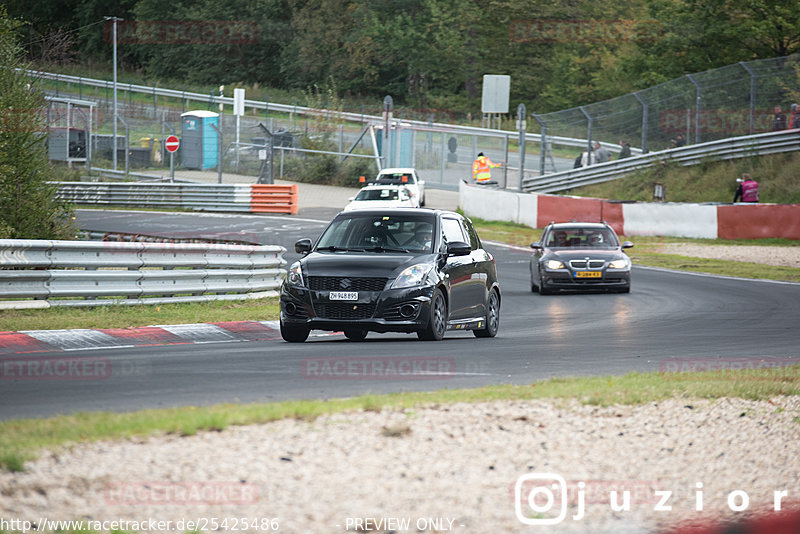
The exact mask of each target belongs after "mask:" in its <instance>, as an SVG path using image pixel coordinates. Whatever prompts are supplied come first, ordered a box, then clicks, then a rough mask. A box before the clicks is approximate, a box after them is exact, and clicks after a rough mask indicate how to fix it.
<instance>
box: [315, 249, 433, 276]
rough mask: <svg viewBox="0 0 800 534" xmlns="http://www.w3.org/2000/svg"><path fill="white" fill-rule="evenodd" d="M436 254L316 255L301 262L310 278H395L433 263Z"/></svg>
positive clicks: (331, 253)
mask: <svg viewBox="0 0 800 534" xmlns="http://www.w3.org/2000/svg"><path fill="white" fill-rule="evenodd" d="M433 258H435V255H432V254H423V255H417V254H396V253H391V252H367V253H363V252H312V253H311V254H309V255H308V256H306V257H305V258H303V259H302V260H300V261H301V263H302V265H303V271H304V272H305V274H306V275H307V276H360V277H375V278H391V277H394V276H397V274H399V272H400V271H402V270H403V269H404V268H406V267H408V266H411V265H414V264H417V263H429V262H432V261H433Z"/></svg>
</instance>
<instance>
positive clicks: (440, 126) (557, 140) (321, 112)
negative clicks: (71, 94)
mask: <svg viewBox="0 0 800 534" xmlns="http://www.w3.org/2000/svg"><path fill="white" fill-rule="evenodd" d="M25 72H26V74H28V75H29V76H33V77H37V78H43V79H46V80H53V81H57V82H64V83H77V84H83V85H88V86H90V87H102V88H104V89H109V88H112V87H113V85H112V82H110V81H108V80H98V79H94V78H83V77H82V76H70V75H67V74H58V73H54V72H44V71H37V70H25ZM117 88H118V89H121V90H123V91H129V92H133V93H142V94H146V95H148V96H150V97H152V96H157V97H168V98H178V99H182V100H192V101H195V102H203V103H205V104H207V103H208V102H209V100H212V98H213V103H214V104H225V105H229V106H233V97H228V96H216V95H214V96H213V97H212V96H211V95H208V94H204V93H193V92H188V91H177V90H175V89H164V88H161V87H150V86H147V85H136V84H131V83H120V82H117ZM244 105H245V107H246V108H252V109H259V110H267V111H276V112H281V113H294V114H298V115H309V116H312V117H325V118H328V119H340V120H346V121H351V122H356V123H363V124H372V125H376V126H377V125H382V124H384V123H385V122H386V120H385V119H384V118H383V117H382V116H380V115H366V114H364V113H352V112H347V111H333V110H328V109H317V108H309V107H303V106H296V105H289V104H278V103H274V102H264V101H261V100H245V101H244ZM391 124H392V126H394V127H399V128H413V129H415V130H419V131H422V132H444V133H450V134H455V135H457V134H462V135H482V136H488V137H498V138H505V137H508V136H511V137H512V138H516V137H517V136H518V135H519V132H517V131H509V130H497V129H492V128H478V127H475V126H463V125H455V124H447V123H441V122H425V121H417V120H406V119H400V118H393V119H392V120H391ZM525 139H526V140H527V141H530V142H536V143H538V142H541V135H539V134H534V133H526V135H525ZM547 140H548V143H549V144H550V145H563V146H572V147H580V148H585V147H586V146H587V140H586V139H579V138H573V137H560V136H552V135H548V136H547ZM601 144H602V145H603V146H605V147H606V148H608V149H617V148H619V147H618V146H617V145H615V144H612V143H605V142H601ZM631 151H632V152H633V153H639V152H640V150H639V149H638V148H631Z"/></svg>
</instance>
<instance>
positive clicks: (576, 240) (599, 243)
mask: <svg viewBox="0 0 800 534" xmlns="http://www.w3.org/2000/svg"><path fill="white" fill-rule="evenodd" d="M545 246H546V247H550V248H600V249H613V248H616V247H618V246H619V241H618V240H617V237H616V235H615V234H614V232H613V231H612V230H611V229H609V228H564V229H554V230H552V231H551V232H550V233H549V234H548V235H547V238H546V241H545Z"/></svg>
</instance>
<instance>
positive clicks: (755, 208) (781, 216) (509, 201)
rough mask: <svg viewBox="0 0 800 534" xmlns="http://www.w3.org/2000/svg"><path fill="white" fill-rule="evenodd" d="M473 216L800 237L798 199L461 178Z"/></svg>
mask: <svg viewBox="0 0 800 534" xmlns="http://www.w3.org/2000/svg"><path fill="white" fill-rule="evenodd" d="M459 193H460V199H459V205H460V206H461V208H462V209H463V210H464V213H465V214H466V215H467V216H469V217H480V218H481V219H486V220H489V221H510V222H515V223H519V224H526V225H528V226H531V227H534V228H543V227H544V226H546V225H547V223H549V222H551V221H555V222H566V221H571V220H579V221H590V222H598V221H606V222H607V223H609V224H610V225H611V226H612V227H613V228H614V230H615V231H616V232H618V233H621V234H624V235H631V236H632V235H663V236H676V237H696V238H709V239H717V238H720V239H755V238H768V237H779V238H785V239H797V240H800V204H725V205H720V204H688V203H687V204H682V203H672V202H668V203H656V202H611V201H608V200H603V199H597V198H584V197H570V196H558V195H546V194H540V193H515V192H510V191H502V190H499V189H488V188H485V187H482V186H475V185H469V184H466V183H463V182H462V183H461V185H460V189H459Z"/></svg>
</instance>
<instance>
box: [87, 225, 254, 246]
mask: <svg viewBox="0 0 800 534" xmlns="http://www.w3.org/2000/svg"><path fill="white" fill-rule="evenodd" d="M169 234H170V235H168V236H167V235H163V233H162V234H160V235H156V234H145V233H136V234H134V233H129V232H100V231H97V230H86V229H82V230H79V231H78V239H80V240H82V241H118V242H126V243H201V244H222V245H258V242H257V241H256V240H255V236H254V237H253V238H252V239H245V238H244V236H243V235H242V234H241V233H238V232H235V233H234V232H231V233H225V232H221V233H218V234H212V235H215V237H210V236H206V237H202V236H197V235H190V234H194V232H190V231H187V232H185V233H175V232H169Z"/></svg>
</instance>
